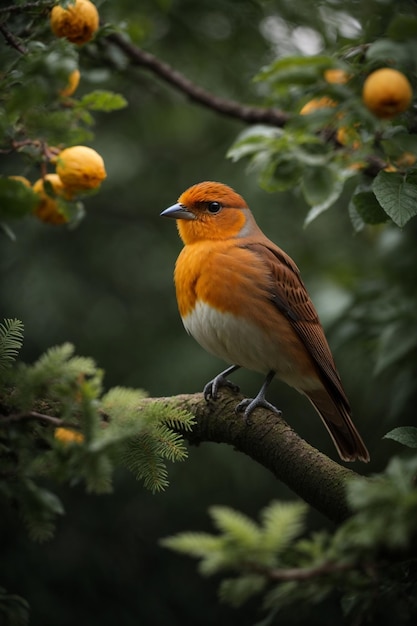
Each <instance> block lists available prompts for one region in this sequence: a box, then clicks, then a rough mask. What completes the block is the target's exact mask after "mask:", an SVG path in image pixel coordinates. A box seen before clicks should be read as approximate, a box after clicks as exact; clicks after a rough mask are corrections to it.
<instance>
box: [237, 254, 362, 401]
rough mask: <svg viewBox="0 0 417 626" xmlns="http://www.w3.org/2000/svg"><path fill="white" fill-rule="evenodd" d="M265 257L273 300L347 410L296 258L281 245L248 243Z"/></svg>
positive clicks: (326, 383) (334, 367)
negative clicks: (295, 261)
mask: <svg viewBox="0 0 417 626" xmlns="http://www.w3.org/2000/svg"><path fill="white" fill-rule="evenodd" d="M245 247H247V248H249V249H250V250H251V251H252V252H253V253H254V254H256V255H258V256H259V257H261V258H262V260H263V262H264V263H265V265H266V266H267V268H268V272H269V274H270V277H271V301H272V302H273V303H274V305H275V306H276V307H277V309H278V310H279V311H280V312H281V313H282V314H283V315H285V317H286V318H287V319H288V321H289V322H290V323H291V326H292V327H293V328H294V330H295V331H296V333H297V335H298V336H299V338H300V339H301V341H302V342H303V344H304V346H305V348H306V350H307V351H308V353H309V354H310V356H311V357H312V359H313V361H314V363H315V364H316V367H317V373H318V375H319V377H320V379H321V381H322V383H323V385H324V387H325V388H326V389H327V390H328V392H329V393H330V395H331V396H332V397H333V399H334V400H335V401H336V402H338V403H339V402H342V403H343V404H344V405H345V408H346V409H347V410H350V408H349V402H348V399H347V398H346V394H345V392H344V390H343V387H342V383H341V381H340V377H339V374H338V372H337V370H336V366H335V363H334V360H333V357H332V354H331V351H330V348H329V345H328V343H327V340H326V337H325V335H324V331H323V328H322V326H321V323H320V320H319V317H318V314H317V311H316V309H315V307H314V305H313V303H312V301H311V299H310V296H309V295H308V292H307V289H306V288H305V286H304V283H303V281H302V280H301V277H300V272H299V270H298V267H297V266H296V264H295V263H294V261H293V260H292V259H291V258H290V257H289V256H288V255H287V254H286V253H285V252H284V251H283V250H281V249H280V248H278V246H275V245H274V244H272V242H271V243H270V244H269V242H268V244H263V243H255V244H249V245H247V246H245Z"/></svg>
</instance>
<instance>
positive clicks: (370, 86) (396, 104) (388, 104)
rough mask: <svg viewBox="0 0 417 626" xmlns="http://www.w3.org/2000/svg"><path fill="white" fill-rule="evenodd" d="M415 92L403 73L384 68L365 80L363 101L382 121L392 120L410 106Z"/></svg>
mask: <svg viewBox="0 0 417 626" xmlns="http://www.w3.org/2000/svg"><path fill="white" fill-rule="evenodd" d="M412 97H413V90H412V88H411V85H410V82H409V80H408V78H407V77H406V76H404V74H403V73H402V72H399V71H398V70H394V69H392V68H390V67H383V68H381V69H379V70H376V71H375V72H372V74H369V76H368V78H367V79H366V80H365V82H364V85H363V90H362V99H363V102H364V103H365V105H366V106H367V107H368V109H369V110H370V111H371V112H372V113H373V114H374V115H376V117H379V118H381V119H390V118H392V117H395V116H396V115H398V114H399V113H402V112H403V111H406V110H407V109H408V107H409V106H410V103H411V99H412Z"/></svg>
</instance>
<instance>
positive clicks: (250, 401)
mask: <svg viewBox="0 0 417 626" xmlns="http://www.w3.org/2000/svg"><path fill="white" fill-rule="evenodd" d="M258 407H260V408H263V409H267V410H268V411H271V412H272V413H275V415H278V416H281V415H282V411H280V410H279V409H277V407H276V406H274V405H273V404H271V402H268V400H266V399H265V398H264V397H258V396H256V398H245V399H244V400H242V401H241V402H239V404H238V405H237V406H236V408H235V411H236V413H243V415H244V417H245V420H246V421H247V422H248V421H249V418H250V416H251V415H252V413H253V411H254V410H255V409H257V408H258Z"/></svg>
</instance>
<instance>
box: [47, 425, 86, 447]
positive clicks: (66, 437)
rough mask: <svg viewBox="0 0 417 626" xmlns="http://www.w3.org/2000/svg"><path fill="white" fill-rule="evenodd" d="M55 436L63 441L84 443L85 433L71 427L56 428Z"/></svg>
mask: <svg viewBox="0 0 417 626" xmlns="http://www.w3.org/2000/svg"><path fill="white" fill-rule="evenodd" d="M54 437H55V439H56V440H57V441H60V442H61V443H64V444H68V443H82V442H83V441H84V435H83V434H82V433H79V432H78V431H76V430H72V429H71V428H55V432H54Z"/></svg>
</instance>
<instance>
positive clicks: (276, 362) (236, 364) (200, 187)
mask: <svg viewBox="0 0 417 626" xmlns="http://www.w3.org/2000/svg"><path fill="white" fill-rule="evenodd" d="M161 215H162V216H166V217H173V218H175V219H176V220H177V226H178V231H179V234H180V237H181V239H182V241H183V243H184V248H183V249H182V251H181V253H180V255H179V257H178V259H177V262H176V265H175V276H174V277H175V286H176V292H177V301H178V308H179V312H180V315H181V318H182V321H183V323H184V326H185V328H186V330H187V332H188V333H190V334H191V335H192V336H193V337H194V338H195V339H196V340H197V341H198V342H199V343H200V344H201V345H202V346H203V348H205V349H206V350H207V351H208V352H211V353H212V354H214V355H216V356H218V357H220V358H221V359H223V360H225V361H226V362H228V363H232V365H231V366H230V367H228V368H227V369H226V370H224V371H223V372H221V373H220V374H218V375H217V376H216V377H215V378H214V379H213V380H212V381H210V382H208V383H207V384H206V386H205V387H204V397H205V399H206V400H209V399H214V400H215V399H216V398H217V393H218V389H219V388H220V387H222V386H228V387H231V388H232V389H234V390H238V388H237V387H236V385H233V384H232V383H231V382H230V381H229V380H228V379H227V378H226V377H227V375H228V374H231V373H232V372H234V371H236V370H237V369H239V368H240V367H244V368H246V369H249V370H254V371H257V372H261V373H262V374H264V375H266V379H265V382H264V384H263V385H262V387H261V389H260V391H259V393H258V395H257V396H256V397H255V398H253V399H245V400H243V401H242V402H240V403H239V404H238V405H237V407H236V410H237V411H242V412H243V413H244V415H245V417H246V418H249V416H250V414H251V413H252V411H253V410H254V409H256V408H257V407H265V408H268V409H270V410H272V411H274V412H275V413H278V414H280V411H278V409H277V408H276V407H274V406H273V405H272V404H270V403H269V402H268V401H267V400H266V397H265V394H266V391H267V388H268V386H269V384H270V383H271V381H272V379H273V378H274V376H276V377H277V378H279V379H280V380H282V381H284V382H285V383H287V384H288V385H290V386H291V387H294V388H295V389H297V391H299V392H300V393H302V394H304V395H306V396H307V398H308V399H309V400H310V402H311V403H312V404H313V405H314V407H315V409H316V410H317V412H318V414H319V415H320V417H321V419H322V420H323V422H324V425H325V426H326V428H327V430H328V431H329V433H330V436H331V438H332V440H333V442H334V444H335V446H336V448H337V451H338V453H339V455H340V457H341V458H342V459H343V460H344V461H355V460H356V459H359V460H361V461H369V452H368V450H367V449H366V446H365V444H364V443H363V441H362V439H361V437H360V435H359V433H358V431H357V430H356V428H355V426H354V424H353V422H352V419H351V409H350V406H349V402H348V399H347V397H346V394H345V392H344V390H343V387H342V383H341V380H340V377H339V374H338V372H337V370H336V366H335V363H334V360H333V357H332V354H331V352H330V348H329V345H328V343H327V341H326V337H325V335H324V331H323V328H322V326H321V324H320V321H319V318H318V315H317V312H316V310H315V308H314V305H313V303H312V302H311V300H310V297H309V295H308V293H307V290H306V288H305V286H304V284H303V282H302V280H301V277H300V272H299V270H298V268H297V266H296V265H295V263H294V261H293V260H292V259H291V258H290V257H289V256H288V255H287V254H286V253H285V252H284V251H283V250H281V248H278V246H276V245H275V244H274V243H273V242H272V241H270V240H269V239H268V238H267V237H266V236H265V235H264V234H263V232H262V231H261V230H260V228H259V227H258V225H257V224H256V222H255V219H254V217H253V215H252V213H251V211H250V210H249V208H248V206H247V204H246V202H245V201H244V199H243V198H242V197H241V196H240V195H239V194H238V193H236V192H235V191H234V190H233V189H231V188H230V187H228V186H226V185H223V184H222V183H216V182H203V183H199V184H197V185H194V186H192V187H190V188H189V189H187V190H186V191H184V193H183V194H182V195H181V196H180V197H179V199H178V203H177V204H174V205H173V206H171V207H169V208H168V209H166V210H165V211H163V212H162V213H161Z"/></svg>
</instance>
